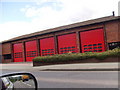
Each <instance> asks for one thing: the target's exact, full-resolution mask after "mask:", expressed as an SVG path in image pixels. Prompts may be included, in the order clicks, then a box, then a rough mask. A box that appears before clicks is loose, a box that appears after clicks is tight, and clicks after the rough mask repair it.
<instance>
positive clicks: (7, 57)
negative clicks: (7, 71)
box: [3, 54, 12, 59]
mask: <svg viewBox="0 0 120 90" xmlns="http://www.w3.org/2000/svg"><path fill="white" fill-rule="evenodd" d="M3 57H4V59H11V58H12V57H11V54H5V55H3Z"/></svg>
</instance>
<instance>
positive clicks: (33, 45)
mask: <svg viewBox="0 0 120 90" xmlns="http://www.w3.org/2000/svg"><path fill="white" fill-rule="evenodd" d="M25 49H26V61H27V62H28V61H32V59H33V58H34V57H36V56H37V42H36V40H34V41H28V42H26V43H25Z"/></svg>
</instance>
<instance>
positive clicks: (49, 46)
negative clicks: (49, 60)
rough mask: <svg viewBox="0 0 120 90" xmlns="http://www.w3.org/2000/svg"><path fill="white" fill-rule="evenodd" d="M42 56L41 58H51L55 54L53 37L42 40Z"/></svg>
mask: <svg viewBox="0 0 120 90" xmlns="http://www.w3.org/2000/svg"><path fill="white" fill-rule="evenodd" d="M40 54H41V56H51V55H54V54H55V49H54V38H53V37H50V38H44V39H40Z"/></svg>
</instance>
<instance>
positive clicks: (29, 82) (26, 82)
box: [0, 73, 38, 90]
mask: <svg viewBox="0 0 120 90" xmlns="http://www.w3.org/2000/svg"><path fill="white" fill-rule="evenodd" d="M22 88H23V89H27V88H28V89H32V90H37V88H38V84H37V80H36V78H35V77H34V76H33V75H32V74H31V73H13V74H7V75H3V76H0V90H9V89H10V90H17V89H18V90H20V89H22Z"/></svg>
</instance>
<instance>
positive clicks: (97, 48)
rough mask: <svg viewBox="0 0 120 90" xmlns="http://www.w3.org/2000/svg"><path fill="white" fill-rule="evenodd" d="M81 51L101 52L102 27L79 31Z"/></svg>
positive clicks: (102, 46) (103, 47)
mask: <svg viewBox="0 0 120 90" xmlns="http://www.w3.org/2000/svg"><path fill="white" fill-rule="evenodd" d="M80 37H81V47H82V52H83V53H84V52H103V51H105V46H104V33H103V29H96V30H90V31H85V32H80Z"/></svg>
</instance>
